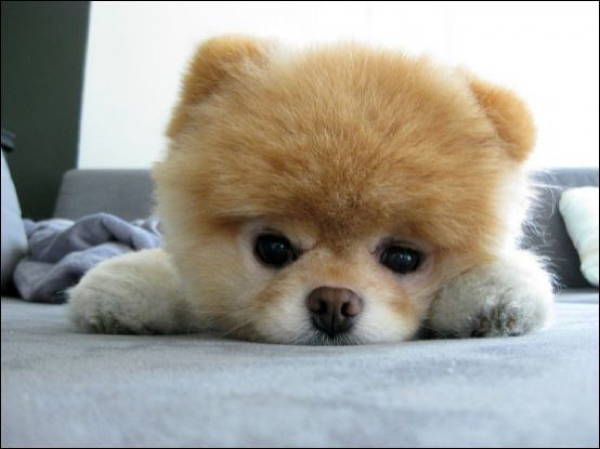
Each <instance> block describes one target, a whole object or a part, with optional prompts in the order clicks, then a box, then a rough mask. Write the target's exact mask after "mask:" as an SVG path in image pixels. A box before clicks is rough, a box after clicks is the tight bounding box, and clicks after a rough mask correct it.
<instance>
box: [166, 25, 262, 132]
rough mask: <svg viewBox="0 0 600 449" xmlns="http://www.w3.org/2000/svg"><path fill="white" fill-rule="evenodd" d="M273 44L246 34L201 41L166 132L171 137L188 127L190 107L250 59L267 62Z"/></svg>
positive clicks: (184, 79)
mask: <svg viewBox="0 0 600 449" xmlns="http://www.w3.org/2000/svg"><path fill="white" fill-rule="evenodd" d="M272 45H273V43H272V42H268V41H259V40H257V39H252V38H248V37H244V36H220V37H215V38H212V39H209V40H208V41H206V42H204V43H203V44H201V45H200V46H199V47H198V49H197V50H196V52H195V54H194V56H193V57H192V60H191V61H190V64H189V66H188V69H187V72H186V74H185V75H184V77H183V83H182V88H181V92H180V96H179V101H178V103H177V104H176V106H175V109H174V110H173V115H172V117H171V121H170V122H169V126H168V127H167V132H166V134H167V136H168V137H171V138H172V137H174V136H175V135H176V134H177V133H179V132H180V131H181V130H182V129H183V128H184V127H185V125H186V123H187V122H188V120H189V109H190V107H192V106H195V105H197V104H199V103H200V102H201V101H203V100H204V99H205V98H207V97H208V96H209V95H210V94H211V93H213V92H214V91H216V90H217V89H218V87H219V86H221V85H222V84H223V83H224V82H225V81H226V80H228V79H232V78H234V77H235V76H236V75H239V74H240V73H242V72H243V68H244V67H245V66H246V65H247V64H248V63H252V64H262V63H264V62H265V61H266V60H267V57H268V52H269V49H270V48H271V47H272Z"/></svg>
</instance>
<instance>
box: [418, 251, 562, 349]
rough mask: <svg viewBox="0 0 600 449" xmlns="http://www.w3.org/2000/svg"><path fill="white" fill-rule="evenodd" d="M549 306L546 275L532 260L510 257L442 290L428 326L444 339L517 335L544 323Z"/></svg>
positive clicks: (523, 254)
mask: <svg viewBox="0 0 600 449" xmlns="http://www.w3.org/2000/svg"><path fill="white" fill-rule="evenodd" d="M552 301H553V294H552V284H551V281H550V277H549V276H548V274H547V273H546V272H545V271H544V270H543V268H542V267H541V266H540V265H539V263H538V262H537V261H536V260H535V257H534V256H533V255H531V254H529V253H526V252H516V253H514V254H513V255H512V257H510V258H504V259H501V260H497V261H496V262H493V263H490V264H486V265H484V266H481V267H476V268H474V269H471V270H470V271H468V272H466V273H464V274H463V275H461V276H459V277H458V278H456V279H454V280H453V281H451V282H449V283H448V284H447V285H446V286H444V287H443V288H442V289H441V291H440V293H439V295H438V297H437V298H436V300H435V301H434V302H433V304H432V307H431V310H430V317H429V322H428V326H429V327H431V328H432V329H433V330H434V332H435V333H436V334H437V335H439V336H446V337H462V338H464V337H500V336H516V335H522V334H525V333H528V332H531V331H533V330H535V329H538V328H540V327H543V326H544V325H546V324H548V322H549V320H550V318H551V312H552Z"/></svg>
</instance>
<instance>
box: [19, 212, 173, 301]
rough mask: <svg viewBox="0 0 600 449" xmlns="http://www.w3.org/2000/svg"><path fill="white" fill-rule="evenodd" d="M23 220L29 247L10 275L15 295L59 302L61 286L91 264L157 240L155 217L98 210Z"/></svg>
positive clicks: (153, 244)
mask: <svg viewBox="0 0 600 449" xmlns="http://www.w3.org/2000/svg"><path fill="white" fill-rule="evenodd" d="M24 222H25V231H26V233H27V240H28V244H29V253H28V255H27V257H25V258H24V259H23V260H21V261H20V262H19V264H18V265H17V267H16V269H15V273H14V275H13V278H14V282H15V286H16V287H17V289H18V290H19V293H20V294H21V297H22V298H23V299H26V300H29V301H40V302H52V303H60V302H64V301H65V295H64V291H65V290H66V289H68V288H69V287H72V286H74V285H75V284H76V283H77V282H79V279H80V278H81V277H82V276H83V275H84V274H85V272H86V271H88V270H89V269H90V268H92V267H93V266H94V265H96V264H98V263H100V262H102V261H103V260H105V259H108V258H110V257H114V256H118V255H120V254H124V253H127V252H130V251H138V250H142V249H147V248H156V247H158V246H160V242H161V235H160V230H159V229H158V221H157V219H155V218H148V219H146V220H136V221H133V222H131V223H129V222H127V221H124V220H122V219H121V218H119V217H116V216H114V215H110V214H105V213H99V214H93V215H88V216H86V217H83V218H81V219H79V220H77V221H76V222H73V221H71V220H64V219H60V218H54V219H50V220H44V221H39V222H33V221H31V220H24Z"/></svg>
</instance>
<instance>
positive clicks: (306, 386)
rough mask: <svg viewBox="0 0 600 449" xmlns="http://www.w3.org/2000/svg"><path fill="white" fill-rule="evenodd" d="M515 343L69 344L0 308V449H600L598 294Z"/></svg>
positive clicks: (40, 321) (43, 315)
mask: <svg viewBox="0 0 600 449" xmlns="http://www.w3.org/2000/svg"><path fill="white" fill-rule="evenodd" d="M559 299H560V300H562V301H564V302H561V303H559V304H557V306H556V307H557V323H556V324H555V326H554V327H553V328H551V329H548V330H545V331H541V332H538V333H535V334H531V335H527V336H524V337H512V338H490V339H468V340H427V341H416V342H408V343H403V344H391V345H367V346H354V347H309V346H285V345H266V344H256V343H245V342H237V341H231V340H223V339H219V338H215V337H210V336H157V337H148V336H120V335H118V336H115V335H93V334H81V333H77V332H76V331H74V330H73V329H72V328H70V327H69V325H68V323H67V321H66V318H65V312H66V309H65V306H49V305H45V304H43V305H40V304H30V303H24V302H19V301H16V300H6V299H5V300H3V301H2V397H1V401H2V446H3V447H8V446H13V447H15V446H16V447H27V446H47V445H52V446H55V447H61V446H62V447H64V446H71V447H86V446H96V447H112V446H137V447H144V446H152V447H166V446H169V447H173V446H179V447H188V446H194V447H213V446H217V447H223V446H229V447H231V446H279V447H281V446H287V445H290V446H293V447H306V446H308V447H314V446H359V447H360V446H375V447H381V446H409V447H411V446H412V447H428V446H429V447H431V446H450V447H452V446H467V447H489V446H501V447H507V446H512V447H521V446H524V447H540V446H552V447H556V446H566V447H572V446H578V447H579V446H584V447H598V355H599V354H598V294H597V293H587V294H571V295H569V296H562V297H560V298H559Z"/></svg>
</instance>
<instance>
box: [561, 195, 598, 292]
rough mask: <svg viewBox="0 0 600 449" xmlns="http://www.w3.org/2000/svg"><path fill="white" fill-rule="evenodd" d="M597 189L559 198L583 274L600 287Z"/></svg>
mask: <svg viewBox="0 0 600 449" xmlns="http://www.w3.org/2000/svg"><path fill="white" fill-rule="evenodd" d="M598 202H599V196H598V187H577V188H573V189H568V190H565V191H564V192H563V194H562V195H561V197H560V202H559V209H560V213H561V215H562V217H563V219H564V221H565V225H566V227H567V232H568V233H569V237H571V241H572V242H573V245H574V246H575V248H576V249H577V253H578V254H579V260H580V261H581V267H580V268H581V272H582V274H583V276H584V277H585V278H586V279H587V281H588V282H589V283H590V284H592V285H595V286H596V287H598V240H599V237H598V234H599V232H600V230H599V229H598Z"/></svg>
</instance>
